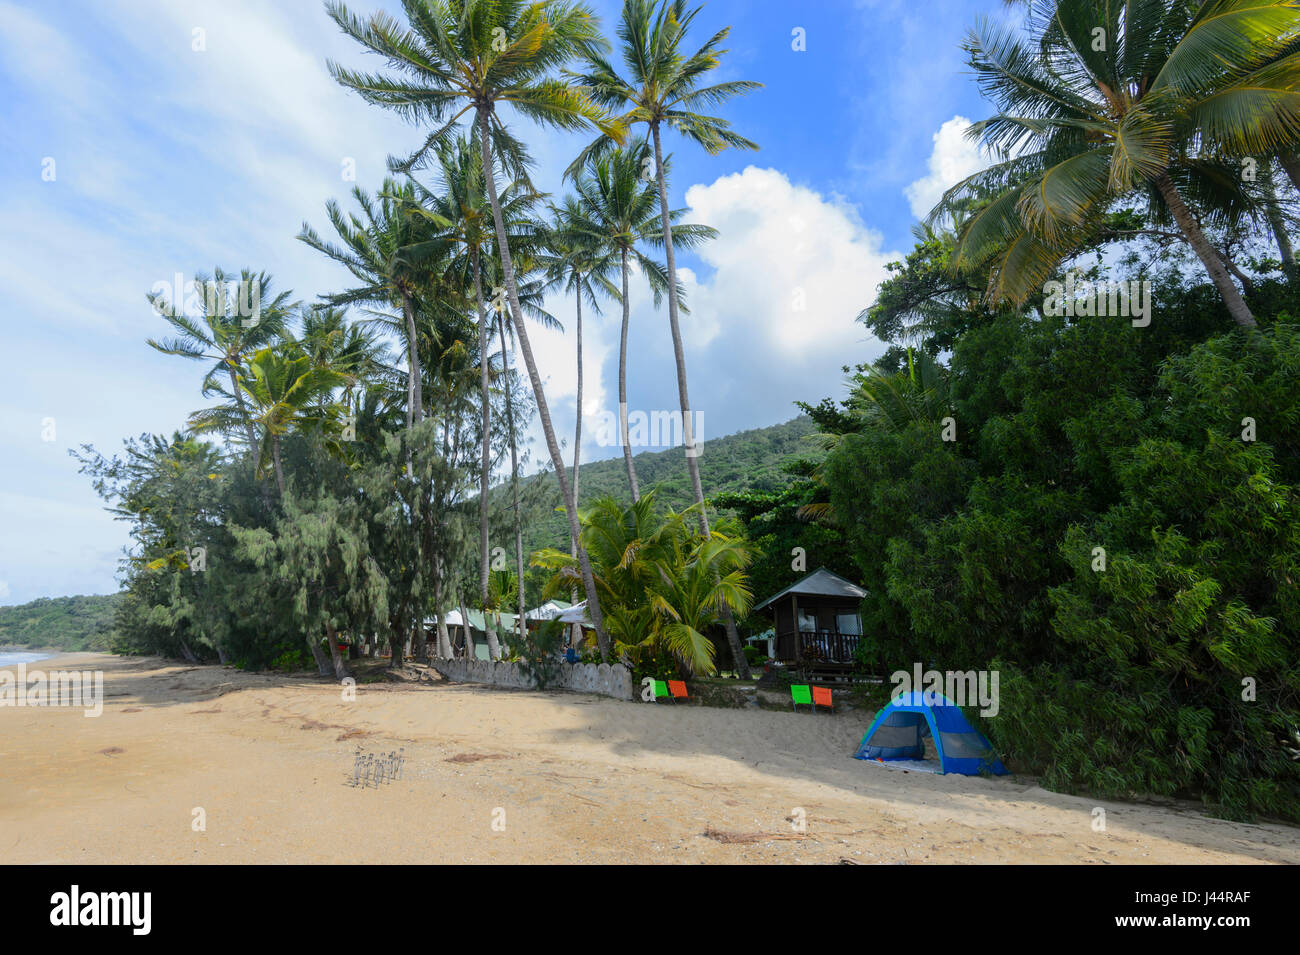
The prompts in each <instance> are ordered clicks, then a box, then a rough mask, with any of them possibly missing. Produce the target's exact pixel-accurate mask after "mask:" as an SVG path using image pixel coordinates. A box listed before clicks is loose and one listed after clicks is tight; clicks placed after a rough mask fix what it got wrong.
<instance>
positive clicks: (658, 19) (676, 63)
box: [569, 0, 762, 679]
mask: <svg viewBox="0 0 1300 955" xmlns="http://www.w3.org/2000/svg"><path fill="white" fill-rule="evenodd" d="M700 9H701V8H700V7H696V8H695V9H693V10H688V9H687V6H686V2H685V0H624V3H623V13H622V16H621V18H620V20H619V26H618V38H619V41H620V44H621V52H622V54H623V62H624V64H625V65H626V66H627V68H628V71H629V73H630V79H624V78H623V77H622V76H620V75H619V73H618V72H617V71H616V70H615V69H614V67H613V65H612V64H611V63H610V62H609V61H608V60H606V59H604V58H602V57H600V56H598V55H589V56H588V57H587V60H588V63H589V68H588V70H587V72H586V73H585V74H583V75H581V76H574V79H575V80H576V81H577V82H578V83H580V84H581V85H582V86H583V88H585V89H586V90H588V91H589V92H590V94H591V97H592V99H594V100H595V101H596V102H597V103H600V104H601V105H602V106H605V107H607V108H608V109H611V110H623V112H622V114H621V115H619V116H618V118H617V120H616V121H617V122H618V123H619V124H620V125H622V126H625V127H626V126H631V125H633V124H636V123H645V124H646V125H647V126H648V127H649V130H650V139H651V142H652V143H653V144H654V164H655V180H656V184H657V185H658V188H659V217H660V227H661V230H662V232H663V237H664V258H665V260H666V261H667V265H668V327H669V330H670V331H671V332H672V339H673V355H674V358H675V359H676V364H677V396H678V401H679V403H680V404H681V409H682V434H683V437H684V443H685V446H686V448H685V450H686V468H687V471H688V472H689V473H690V478H691V490H692V492H693V493H694V496H695V504H696V508H695V509H696V514H697V519H698V520H699V522H700V529H701V531H702V532H703V534H704V536H706V537H707V536H708V534H709V515H708V510H707V508H706V506H705V503H704V487H703V485H702V484H701V483H700V463H699V460H698V453H699V452H698V451H697V449H696V447H695V435H694V433H693V423H692V419H691V399H690V394H689V392H688V389H687V385H686V353H685V350H684V349H683V347H682V335H681V329H680V328H679V326H678V311H679V304H678V298H677V258H676V255H675V253H674V249H673V235H672V214H671V212H670V211H669V208H668V185H667V178H666V176H665V171H664V155H663V143H662V136H661V127H662V126H663V125H664V124H665V123H667V124H668V125H669V126H670V127H672V128H673V129H675V130H677V132H678V133H680V134H681V135H682V136H684V137H686V138H687V139H688V140H690V141H691V142H694V143H696V144H698V145H700V146H702V147H703V148H704V150H705V151H706V152H707V153H709V155H717V154H718V153H720V152H722V151H723V150H724V149H728V148H732V149H757V148H758V145H757V144H756V143H754V142H752V141H751V140H749V139H746V138H745V137H744V136H741V135H740V134H739V133H737V132H735V131H734V130H732V128H731V124H730V123H729V122H728V121H727V120H725V119H722V118H720V117H717V116H709V115H706V114H704V113H699V112H696V110H698V109H701V108H706V109H707V108H713V107H715V106H718V105H719V104H721V103H724V102H726V101H727V100H729V99H731V98H732V97H734V96H740V95H743V94H745V93H748V92H750V91H752V90H755V89H758V88H759V87H761V86H762V84H761V83H756V82H754V81H752V80H731V81H726V82H722V83H713V84H709V85H701V84H702V83H704V82H706V78H707V77H708V76H709V74H710V72H711V71H712V70H714V69H716V68H717V67H718V65H719V64H720V63H721V61H722V56H723V54H725V53H726V50H723V49H720V48H719V44H721V43H722V41H723V40H725V39H726V38H727V35H728V34H729V33H730V32H731V28H730V27H724V28H723V29H721V30H719V31H717V32H716V33H714V34H713V36H712V37H710V38H709V39H708V40H707V41H706V42H705V43H704V45H703V46H701V47H700V48H699V49H698V50H696V51H695V52H694V53H693V54H687V53H685V52H684V43H685V40H686V33H687V30H688V29H689V27H690V25H691V22H692V21H693V20H694V19H695V17H696V16H697V15H698V14H699V12H700ZM612 146H613V143H611V142H610V141H609V138H608V137H604V138H602V139H598V140H596V142H594V143H593V144H592V145H591V146H589V147H588V148H587V149H586V150H584V151H583V153H582V154H580V155H579V157H578V158H577V159H576V160H575V161H574V162H573V163H572V164H571V165H570V166H569V172H570V173H571V174H576V172H577V171H578V170H580V169H581V168H582V166H583V165H584V164H585V163H586V161H587V158H588V156H590V155H592V154H596V153H600V152H603V151H606V150H608V149H609V148H611V147H612ZM723 611H724V617H725V619H726V628H727V641H728V643H729V645H730V647H731V653H732V656H733V657H734V659H735V663H736V670H737V672H738V673H739V674H740V676H741V677H742V678H745V679H748V678H749V664H748V662H747V661H746V660H745V655H744V653H743V652H742V650H741V646H740V635H739V634H738V633H737V632H736V624H735V621H734V620H732V618H731V612H730V609H729V607H728V606H727V605H725V604H724V605H723Z"/></svg>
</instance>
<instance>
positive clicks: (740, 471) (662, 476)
mask: <svg viewBox="0 0 1300 955" xmlns="http://www.w3.org/2000/svg"><path fill="white" fill-rule="evenodd" d="M816 431H817V428H816V425H815V424H813V422H812V420H811V419H809V418H807V417H806V416H802V415H801V416H799V417H797V418H795V419H794V420H792V421H787V422H786V423H785V424H778V425H773V426H772V427H769V428H755V429H753V430H752V431H740V432H737V433H736V434H729V435H727V436H726V437H722V438H712V439H709V440H706V441H705V442H704V445H703V448H702V450H701V453H700V458H699V461H700V481H701V483H702V484H703V485H704V494H705V496H706V497H710V496H712V495H715V494H721V493H723V492H735V491H771V490H776V489H778V488H781V487H784V486H785V485H786V484H787V483H788V482H789V480H790V478H789V475H787V474H786V473H785V472H784V471H783V470H782V464H783V463H785V462H786V461H789V460H792V459H795V458H808V459H810V460H813V461H820V460H821V459H822V458H823V457H824V456H825V452H824V451H823V450H822V447H821V444H820V443H819V441H818V439H817V438H816V437H815V436H814V435H815V434H816ZM633 461H634V462H635V464H636V477H637V483H638V484H639V485H640V487H641V491H642V493H645V492H646V491H648V490H650V489H651V488H656V487H657V488H658V489H659V498H658V499H659V501H660V503H662V504H666V505H668V506H671V507H673V508H675V509H679V510H680V509H681V508H684V507H686V506H688V505H689V504H690V503H691V500H692V498H691V482H690V475H689V473H688V472H687V469H686V457H685V453H684V452H683V450H682V448H681V447H675V448H668V449H666V450H663V451H643V452H641V453H640V454H637V455H635V456H634V457H633ZM523 484H524V486H525V489H526V492H529V491H530V492H531V493H526V499H527V500H529V501H530V502H531V503H532V504H533V506H531V507H528V508H527V510H526V514H527V517H526V521H525V525H524V552H525V554H531V553H532V552H533V551H535V550H538V549H540V548H542V547H558V548H560V549H562V550H567V549H568V546H569V531H568V524H567V522H566V520H565V517H564V514H563V513H562V512H559V511H556V508H558V507H559V506H560V488H559V484H558V483H557V482H556V480H555V475H554V474H553V473H552V472H550V471H546V472H544V473H542V474H536V475H532V476H530V477H528V478H526V479H525V480H524V481H523ZM578 492H579V496H580V500H579V502H578V504H579V507H582V505H583V502H589V501H593V500H595V499H596V498H598V497H604V496H610V497H614V498H616V499H618V500H621V501H626V500H630V499H631V494H630V492H629V491H628V484H627V468H626V465H625V464H624V463H623V456H622V453H621V452H620V454H619V455H618V456H617V457H613V458H609V459H607V460H604V461H593V462H591V463H589V464H583V465H581V474H580V476H579V479H578ZM491 494H492V502H493V509H494V510H496V509H497V508H501V509H502V510H504V509H505V506H506V504H507V502H508V500H509V494H510V486H509V484H508V483H506V484H503V485H499V486H497V487H495V488H493V490H492V492H491ZM507 550H510V548H507Z"/></svg>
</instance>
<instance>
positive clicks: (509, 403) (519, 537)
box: [497, 312, 528, 643]
mask: <svg viewBox="0 0 1300 955" xmlns="http://www.w3.org/2000/svg"><path fill="white" fill-rule="evenodd" d="M497 330H498V331H499V332H500V333H501V376H502V379H503V380H504V381H505V385H506V428H507V430H509V432H510V493H511V495H512V497H513V503H514V515H515V575H516V577H517V578H518V587H517V588H516V589H517V590H518V591H519V619H518V620H517V621H516V623H517V624H518V625H519V639H520V642H521V643H522V641H523V640H524V638H525V637H527V635H528V634H527V630H526V629H525V628H526V626H527V624H526V623H525V622H524V613H525V612H526V607H527V604H526V603H525V598H524V525H523V515H522V514H521V513H520V510H519V449H518V446H517V444H516V441H515V407H514V400H513V399H512V397H511V394H512V392H513V391H514V389H513V388H512V387H511V384H510V376H509V375H508V374H507V372H508V367H507V365H506V321H505V319H504V318H503V317H502V315H501V313H500V312H498V313H497Z"/></svg>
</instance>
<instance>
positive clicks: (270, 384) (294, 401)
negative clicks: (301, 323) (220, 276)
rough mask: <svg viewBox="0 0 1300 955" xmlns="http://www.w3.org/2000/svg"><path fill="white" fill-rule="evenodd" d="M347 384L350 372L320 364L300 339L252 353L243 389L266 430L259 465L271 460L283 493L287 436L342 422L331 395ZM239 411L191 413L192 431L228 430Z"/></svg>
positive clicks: (259, 424) (255, 419)
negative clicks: (282, 445) (282, 444)
mask: <svg viewBox="0 0 1300 955" xmlns="http://www.w3.org/2000/svg"><path fill="white" fill-rule="evenodd" d="M346 383H347V376H345V375H342V374H340V373H338V372H336V371H334V370H332V369H329V368H323V367H320V366H318V365H317V364H316V363H315V362H314V361H313V360H312V357H311V355H309V354H307V353H306V352H305V351H303V350H302V349H301V347H299V346H298V344H297V343H296V342H289V343H287V344H285V345H280V346H268V347H266V348H262V349H260V350H258V351H257V352H255V353H254V354H253V355H251V356H250V357H249V359H248V364H247V367H246V369H245V370H244V372H243V373H241V375H240V377H239V380H238V388H239V391H240V393H242V395H243V396H244V398H245V399H246V405H247V407H248V409H249V411H248V413H249V415H250V417H251V418H252V421H253V425H254V427H255V429H256V430H257V431H258V432H260V436H259V439H258V441H257V442H256V444H255V447H256V448H257V462H256V467H257V470H258V471H259V472H260V471H261V470H262V468H263V467H264V465H265V463H266V461H267V459H268V458H269V459H270V461H271V464H272V466H273V469H274V473H275V483H276V487H278V488H279V490H280V496H281V497H283V496H284V493H285V490H286V487H285V481H284V469H283V467H281V464H280V442H281V439H282V438H283V437H284V435H286V434H288V433H289V432H290V431H292V430H294V429H295V428H309V427H322V426H323V427H326V428H330V427H331V426H334V425H336V424H337V421H336V417H337V416H336V412H337V410H338V409H337V407H336V406H335V405H333V404H330V403H327V402H326V400H325V399H326V398H327V397H328V396H329V395H330V394H331V393H332V392H333V391H334V389H335V388H338V387H341V386H343V385H345V384H346ZM234 414H235V410H234V408H233V406H232V405H229V404H227V405H221V406H218V407H215V408H204V409H203V410H201V411H196V412H195V413H194V414H193V415H191V416H190V422H189V424H190V430H192V431H193V432H195V433H196V434H203V433H205V432H211V431H224V430H225V429H226V428H227V427H229V425H230V421H231V419H232V417H233V416H234Z"/></svg>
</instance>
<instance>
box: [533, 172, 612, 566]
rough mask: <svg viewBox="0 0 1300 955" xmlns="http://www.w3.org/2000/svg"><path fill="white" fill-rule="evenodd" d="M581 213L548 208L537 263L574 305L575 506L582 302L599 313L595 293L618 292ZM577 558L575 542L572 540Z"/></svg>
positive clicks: (569, 201)
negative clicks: (549, 209) (570, 296)
mask: <svg viewBox="0 0 1300 955" xmlns="http://www.w3.org/2000/svg"><path fill="white" fill-rule="evenodd" d="M581 220H582V211H581V209H580V208H579V206H578V203H577V200H575V199H574V198H573V197H572V196H569V197H566V198H565V200H564V202H563V203H562V204H561V205H560V206H558V207H557V206H551V218H550V220H549V222H547V224H546V226H545V228H544V229H543V230H542V232H541V235H540V238H539V243H538V245H539V251H538V253H537V263H538V265H539V266H540V267H541V268H542V269H543V270H544V271H545V274H546V278H547V285H546V287H547V288H548V289H551V288H559V289H563V290H564V292H565V293H566V294H569V295H572V296H573V300H574V306H575V315H574V319H575V324H574V339H575V343H576V361H577V372H578V382H577V386H578V394H577V408H576V413H575V415H574V419H575V424H574V435H573V478H572V480H573V503H574V506H575V507H576V506H578V502H579V496H578V467H579V464H580V463H581V453H582V302H583V300H584V299H586V301H587V305H588V306H589V307H590V308H591V310H592V312H594V313H595V314H597V315H599V314H600V299H599V298H598V296H597V292H598V291H600V292H603V293H604V294H605V295H606V296H610V297H615V298H616V297H617V296H618V289H617V288H616V287H615V286H614V284H613V282H612V281H610V276H611V274H612V273H613V271H614V268H615V260H614V258H613V256H612V254H611V251H612V250H611V249H610V248H609V246H608V244H607V243H605V242H603V241H602V238H603V237H602V236H600V235H598V234H593V233H592V232H591V231H589V230H584V229H583V228H582V221H581ZM572 544H573V547H574V555H575V556H576V555H577V546H578V543H577V539H576V538H573V539H572Z"/></svg>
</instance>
